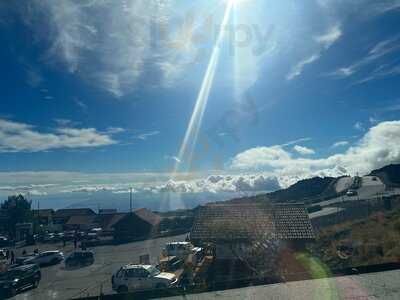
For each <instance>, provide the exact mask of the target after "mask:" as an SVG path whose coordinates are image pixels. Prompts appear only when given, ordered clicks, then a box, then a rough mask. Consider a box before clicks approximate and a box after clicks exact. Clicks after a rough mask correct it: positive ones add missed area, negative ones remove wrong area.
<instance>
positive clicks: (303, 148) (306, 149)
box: [293, 145, 315, 155]
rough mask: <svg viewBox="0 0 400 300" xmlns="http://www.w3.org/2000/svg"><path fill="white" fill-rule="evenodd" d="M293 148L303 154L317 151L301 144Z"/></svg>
mask: <svg viewBox="0 0 400 300" xmlns="http://www.w3.org/2000/svg"><path fill="white" fill-rule="evenodd" d="M293 150H295V151H296V152H297V153H299V154H301V155H311V154H315V151H314V150H313V149H310V148H307V147H303V146H299V145H296V146H294V147H293Z"/></svg>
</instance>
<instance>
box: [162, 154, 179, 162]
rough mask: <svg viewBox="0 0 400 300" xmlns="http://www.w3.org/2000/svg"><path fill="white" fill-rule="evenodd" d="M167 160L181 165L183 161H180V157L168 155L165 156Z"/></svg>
mask: <svg viewBox="0 0 400 300" xmlns="http://www.w3.org/2000/svg"><path fill="white" fill-rule="evenodd" d="M164 158H165V159H170V160H173V161H174V162H176V163H178V164H180V163H181V162H182V161H181V160H180V159H179V157H176V156H173V155H166V156H164Z"/></svg>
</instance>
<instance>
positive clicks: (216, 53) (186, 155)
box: [172, 1, 235, 177]
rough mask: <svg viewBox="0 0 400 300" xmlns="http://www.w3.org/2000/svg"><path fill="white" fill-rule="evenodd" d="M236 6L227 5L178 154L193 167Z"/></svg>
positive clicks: (232, 4) (176, 166)
mask: <svg viewBox="0 0 400 300" xmlns="http://www.w3.org/2000/svg"><path fill="white" fill-rule="evenodd" d="M234 4H235V1H228V2H227V3H226V8H225V13H224V17H223V20H222V23H221V26H220V29H219V34H218V38H217V40H216V42H215V45H214V48H213V51H212V54H211V58H210V61H209V63H208V67H207V70H206V73H205V76H204V78H203V81H202V84H201V88H200V91H199V94H198V96H197V100H196V105H195V107H194V110H193V113H192V116H191V118H190V122H189V125H188V128H187V130H186V134H185V137H184V139H183V142H182V145H181V148H180V150H179V154H178V159H179V161H181V162H185V163H187V164H188V165H189V166H190V165H191V162H192V158H193V152H194V148H195V147H196V143H197V139H198V135H199V131H200V128H201V124H202V121H203V116H204V112H205V109H206V107H207V102H208V98H209V95H210V91H211V87H212V84H213V81H214V77H215V72H216V69H217V66H218V62H219V58H220V55H221V47H222V42H223V40H224V37H225V29H226V27H227V25H228V22H229V19H230V15H231V12H232V7H233V6H234ZM179 167H180V164H179V163H176V164H175V168H174V172H173V176H172V177H175V175H176V173H177V172H178V169H179Z"/></svg>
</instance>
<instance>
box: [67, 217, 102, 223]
mask: <svg viewBox="0 0 400 300" xmlns="http://www.w3.org/2000/svg"><path fill="white" fill-rule="evenodd" d="M95 218H96V216H87V215H76V216H71V217H70V218H69V219H68V221H67V223H66V225H94V224H95V223H94V221H95Z"/></svg>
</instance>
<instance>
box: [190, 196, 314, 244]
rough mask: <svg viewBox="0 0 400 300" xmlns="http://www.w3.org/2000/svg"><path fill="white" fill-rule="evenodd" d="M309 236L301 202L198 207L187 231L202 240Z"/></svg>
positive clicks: (311, 229) (299, 237) (310, 237)
mask: <svg viewBox="0 0 400 300" xmlns="http://www.w3.org/2000/svg"><path fill="white" fill-rule="evenodd" d="M266 235H270V236H271V237H274V238H278V239H312V238H314V231H313V228H312V225H311V222H310V220H309V218H308V215H307V212H306V209H305V207H304V205H299V204H288V205H285V204H274V205H266V204H231V203H230V204H211V205H206V206H203V207H200V208H199V210H198V213H197V215H196V217H195V220H194V224H193V228H192V231H191V234H190V237H191V239H193V240H201V241H216V240H243V239H244V240H248V239H252V238H259V237H265V236H266Z"/></svg>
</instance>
